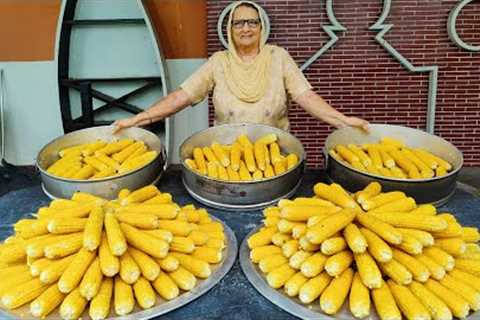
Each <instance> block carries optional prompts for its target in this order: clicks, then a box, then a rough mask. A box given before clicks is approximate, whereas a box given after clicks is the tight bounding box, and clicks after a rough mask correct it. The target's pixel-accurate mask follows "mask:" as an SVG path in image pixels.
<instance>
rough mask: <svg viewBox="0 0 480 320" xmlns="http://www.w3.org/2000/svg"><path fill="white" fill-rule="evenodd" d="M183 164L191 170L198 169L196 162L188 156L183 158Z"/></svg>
mask: <svg viewBox="0 0 480 320" xmlns="http://www.w3.org/2000/svg"><path fill="white" fill-rule="evenodd" d="M185 165H186V166H187V168H189V169H190V170H192V171H197V170H198V168H197V163H196V162H195V160H193V159H190V158H188V159H185Z"/></svg>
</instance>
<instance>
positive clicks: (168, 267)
mask: <svg viewBox="0 0 480 320" xmlns="http://www.w3.org/2000/svg"><path fill="white" fill-rule="evenodd" d="M157 261H158V265H159V266H160V268H161V269H162V270H164V271H166V272H172V271H175V270H177V269H178V267H179V266H180V261H178V259H177V258H175V257H174V256H173V255H171V254H168V255H167V256H166V257H165V258H163V259H159V260H157Z"/></svg>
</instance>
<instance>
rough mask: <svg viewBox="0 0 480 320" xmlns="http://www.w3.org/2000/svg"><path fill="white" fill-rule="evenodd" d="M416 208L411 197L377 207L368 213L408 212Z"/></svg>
mask: <svg viewBox="0 0 480 320" xmlns="http://www.w3.org/2000/svg"><path fill="white" fill-rule="evenodd" d="M415 207H416V203H415V200H414V199H413V198H411V197H408V198H402V199H399V200H395V201H392V202H389V203H387V204H384V205H382V206H379V207H377V208H375V209H373V210H370V211H368V213H383V212H408V211H411V210H413V209H414V208H415Z"/></svg>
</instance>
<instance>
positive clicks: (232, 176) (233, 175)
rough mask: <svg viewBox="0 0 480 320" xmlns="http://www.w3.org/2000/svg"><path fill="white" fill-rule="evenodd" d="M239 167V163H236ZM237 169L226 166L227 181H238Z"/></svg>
mask: <svg viewBox="0 0 480 320" xmlns="http://www.w3.org/2000/svg"><path fill="white" fill-rule="evenodd" d="M238 167H239V168H240V165H238ZM237 171H238V170H237ZM237 171H234V170H233V169H232V168H231V167H227V175H228V180H229V181H240V180H241V179H240V175H239V174H238V172H237Z"/></svg>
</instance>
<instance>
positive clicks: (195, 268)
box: [172, 252, 212, 279]
mask: <svg viewBox="0 0 480 320" xmlns="http://www.w3.org/2000/svg"><path fill="white" fill-rule="evenodd" d="M172 256H173V257H175V258H176V259H177V260H178V261H179V262H180V265H181V266H182V267H183V268H185V269H186V270H187V271H189V272H191V273H192V274H193V275H194V276H196V277H198V278H201V279H206V278H208V277H209V276H210V275H211V273H212V271H211V269H210V265H209V264H208V262H205V261H203V260H200V259H197V258H194V257H192V256H189V255H186V254H183V253H176V252H172Z"/></svg>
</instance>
